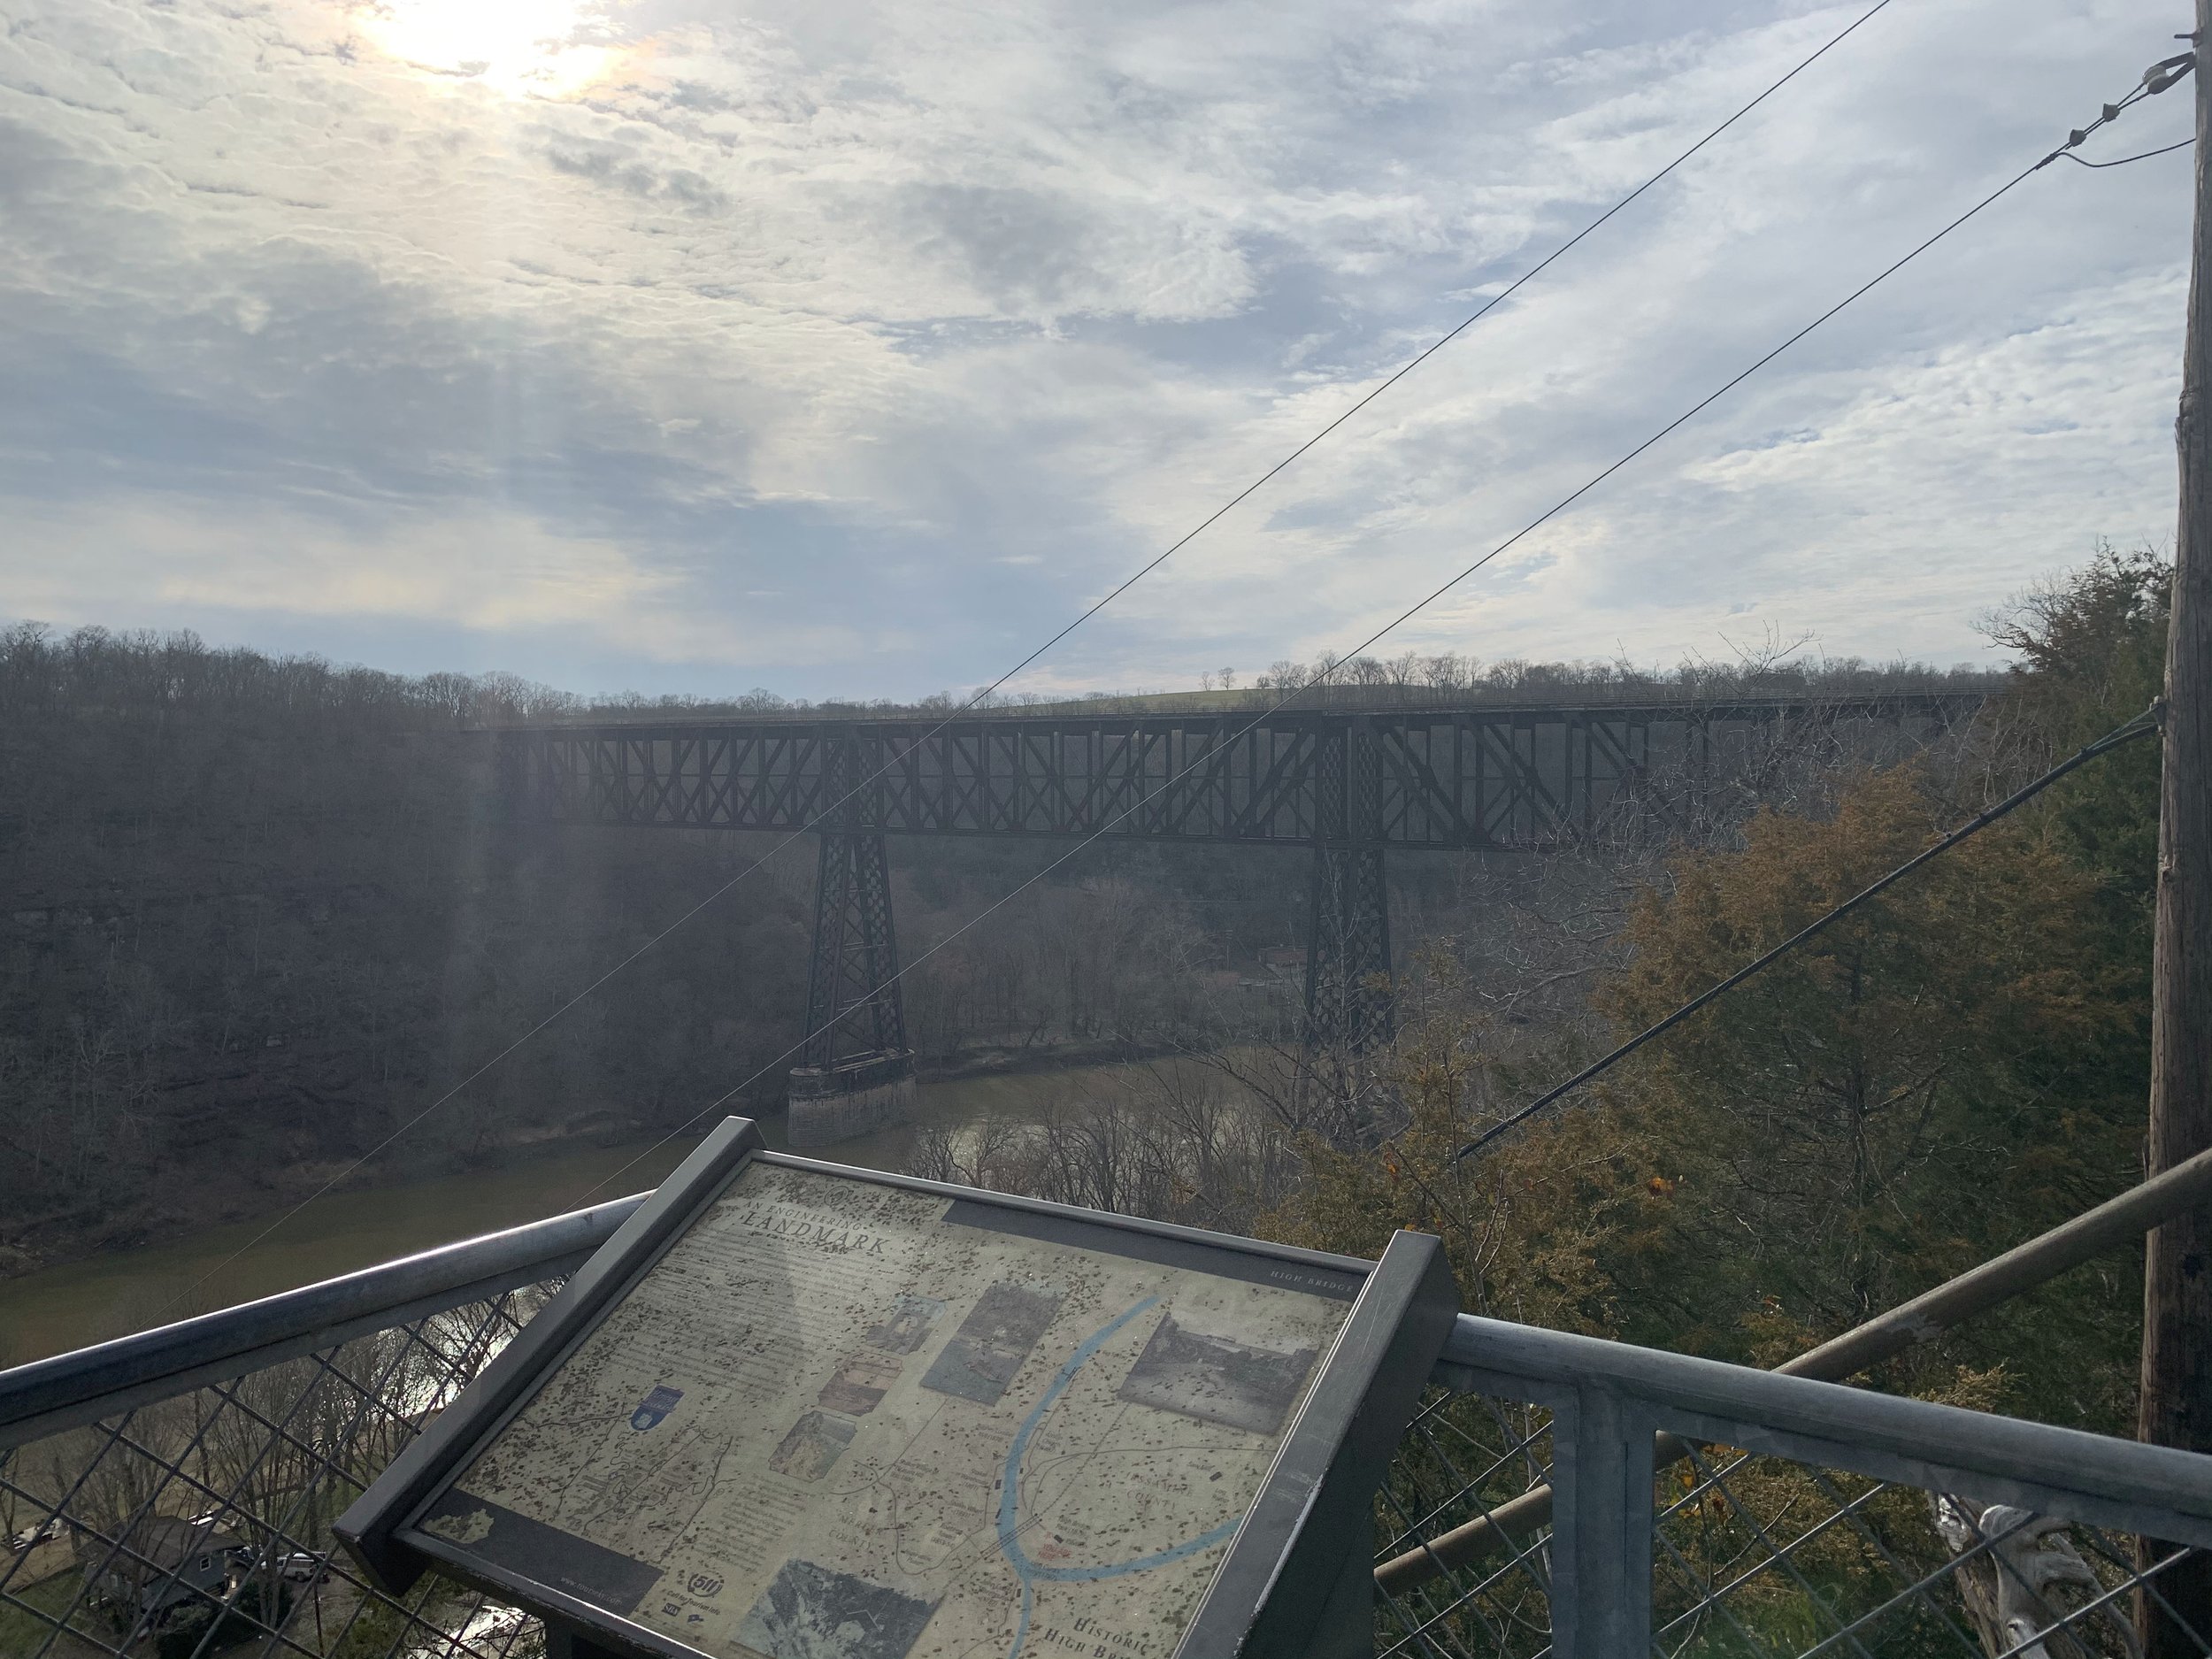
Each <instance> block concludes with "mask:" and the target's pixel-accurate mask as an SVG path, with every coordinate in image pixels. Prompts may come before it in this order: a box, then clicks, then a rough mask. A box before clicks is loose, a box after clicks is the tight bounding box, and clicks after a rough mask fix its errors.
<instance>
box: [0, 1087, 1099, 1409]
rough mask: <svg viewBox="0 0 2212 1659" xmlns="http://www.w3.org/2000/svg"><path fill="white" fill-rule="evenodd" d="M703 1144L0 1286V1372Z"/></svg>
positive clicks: (322, 1271) (894, 1138)
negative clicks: (264, 1234) (12, 1366)
mask: <svg viewBox="0 0 2212 1659" xmlns="http://www.w3.org/2000/svg"><path fill="white" fill-rule="evenodd" d="M1130 1069H1131V1068H1129V1067H1127V1066H1123V1065H1098V1066H1081V1067H1071V1068H1068V1069H1065V1070H1061V1071H1035V1072H1021V1073H1017V1074H1013V1075H997V1076H985V1077H970V1078H960V1079H953V1080H951V1081H948V1082H940V1083H925V1084H923V1085H922V1086H921V1087H920V1090H919V1096H920V1100H919V1106H920V1110H919V1111H918V1114H917V1124H921V1123H930V1122H935V1123H941V1124H944V1125H948V1126H949V1127H952V1128H954V1129H958V1128H960V1127H963V1126H964V1125H969V1124H972V1123H974V1122H977V1121H978V1120H979V1119H981V1118H986V1117H990V1116H999V1117H1003V1118H1015V1119H1018V1120H1023V1121H1027V1120H1031V1119H1033V1118H1034V1117H1035V1116H1036V1115H1037V1114H1038V1113H1039V1112H1040V1111H1041V1110H1043V1109H1044V1108H1045V1107H1046V1106H1048V1104H1050V1103H1051V1102H1053V1101H1055V1100H1057V1099H1065V1098H1067V1097H1068V1096H1070V1095H1073V1094H1080V1095H1086V1096H1091V1097H1095V1095H1096V1094H1099V1093H1100V1092H1102V1091H1104V1090H1110V1089H1112V1088H1113V1087H1114V1086H1115V1084H1116V1082H1117V1081H1118V1079H1119V1078H1120V1076H1121V1075H1122V1074H1124V1073H1125V1072H1127V1071H1129V1070H1130ZM761 1128H762V1132H763V1133H764V1135H766V1137H767V1139H768V1141H769V1143H770V1144H771V1145H772V1146H774V1145H780V1143H781V1139H782V1125H781V1123H780V1121H778V1122H766V1123H764V1124H763V1125H761ZM912 1133H913V1127H912V1126H909V1127H906V1128H902V1129H896V1130H889V1131H886V1132H884V1133H880V1134H874V1135H867V1136H863V1137H862V1138H860V1139H858V1140H855V1141H844V1142H842V1143H841V1144H840V1145H837V1146H834V1147H828V1148H822V1149H821V1150H820V1153H819V1156H824V1157H827V1158H833V1159H835V1160H836V1161H838V1162H839V1163H843V1164H863V1165H865V1166H867V1167H868V1168H871V1169H895V1168H896V1167H898V1165H899V1164H900V1162H901V1161H902V1159H903V1157H904V1156H905V1154H906V1150H907V1148H908V1147H909V1145H910V1143H911V1138H912ZM696 1142H697V1136H696V1135H694V1136H692V1137H691V1138H690V1139H688V1140H686V1141H680V1142H677V1143H674V1144H672V1145H668V1146H664V1147H656V1146H655V1145H654V1144H653V1143H651V1142H649V1141H641V1142H633V1143H630V1144H626V1145H618V1146H611V1147H602V1148H590V1149H588V1150H567V1151H554V1152H550V1153H548V1154H546V1155H544V1156H536V1157H533V1158H530V1159H529V1160H527V1161H526V1162H519V1163H513V1164H503V1165H501V1166H500V1167H498V1168H495V1169H492V1170H488V1171H477V1172H473V1173H470V1174H465V1175H449V1176H443V1177H440V1178H438V1179H434V1180H420V1181H410V1182H406V1183H403V1184H399V1185H395V1186H390V1187H372V1188H368V1189H365V1190H361V1191H353V1192H340V1193H332V1194H326V1196H324V1197H321V1198H316V1199H311V1200H309V1201H308V1202H307V1203H305V1204H304V1205H303V1206H301V1207H300V1209H299V1210H298V1213H296V1215H292V1216H289V1217H283V1218H282V1221H281V1225H279V1226H277V1227H276V1229H275V1230H274V1231H273V1232H272V1233H270V1234H269V1236H268V1237H267V1238H265V1239H264V1238H262V1237H261V1234H262V1233H264V1232H266V1231H268V1230H269V1228H270V1225H271V1223H272V1222H273V1221H277V1220H278V1219H279V1217H282V1216H283V1212H281V1211H279V1212H276V1214H274V1215H268V1216H262V1217H256V1218H254V1219H251V1220H247V1221H239V1222H232V1223H229V1224H227V1225H223V1226H219V1227H211V1228H209V1229H207V1230H206V1231H204V1232H201V1233H191V1234H188V1235H187V1236H185V1237H183V1238H180V1239H174V1240H170V1241H169V1242H167V1243H165V1244H160V1245H151V1246H148V1247H146V1248H140V1249H131V1250H118V1251H113V1252H111V1253H109V1254H106V1255H103V1256H92V1257H89V1258H88V1259H86V1260H84V1261H81V1262H72V1263H68V1264H67V1265H65V1266H62V1267H53V1268H47V1269H45V1270H43V1271H39V1272H35V1273H27V1274H25V1275H23V1276H22V1277H20V1278H18V1279H8V1280H5V1281H0V1366H6V1365H19V1364H22V1363H25V1362H26V1361H28V1360H34V1359H42V1358H44V1357H45V1356H48V1355H50V1354H60V1353H65V1352H66V1351H68V1350H69V1349H71V1348H82V1347H84V1346H86V1345H87V1344H88V1343H92V1342H99V1341H104V1340H107V1339H108V1338H110V1337H115V1336H121V1335H125V1334H127V1333H130V1332H132V1331H138V1330H143V1329H146V1328H147V1327H149V1326H150V1325H160V1324H164V1323H166V1322H167V1321H169V1320H173V1319H180V1318H183V1317H186V1316H187V1315H188V1314H191V1313H199V1312H205V1311H207V1310H210V1309H213V1308H224V1307H229V1306H231V1305H233V1304H234V1303H237V1302H249V1301H251V1300H252V1299H254V1298H255V1297H257V1296H269V1295H273V1294H276V1293H277V1292H279V1291H281V1290H291V1289H294V1288H296V1286H301V1285H311V1284H313V1283H314V1282H315V1281H316V1280H318V1279H329V1278H331V1277H333V1276H334V1275H336V1274H339V1273H349V1272H352V1271H354V1270H356V1269H357V1268H363V1267H367V1266H370V1265H372V1264H373V1263H378V1262H383V1261H389V1260H390V1259H391V1258H393V1257H394V1256H405V1255H407V1254H409V1253H410V1252H411V1251H415V1250H426V1249H429V1248H432V1247H433V1246H434V1245H440V1244H448V1243H450V1242H451V1241H452V1240H456V1239H465V1238H470V1237H472V1236H474V1235H476V1234H478V1233H494V1232H496V1231H498V1230H499V1229H500V1228H502V1227H512V1226H518V1225H521V1224H522V1223H524V1222H526V1221H536V1220H539V1219H541V1218H542V1217H546V1216H554V1215H558V1214H560V1213H561V1212H562V1211H563V1210H572V1209H575V1208H576V1207H577V1206H578V1205H580V1204H581V1203H586V1202H591V1203H598V1202H603V1201H605V1200H607V1199H610V1198H617V1197H620V1196H622V1195H623V1194H627V1193H635V1192H641V1191H643V1190H645V1189H646V1188H648V1187H652V1186H653V1185H655V1184H656V1183H657V1182H658V1181H659V1180H660V1179H661V1178H662V1177H663V1176H664V1175H666V1174H667V1173H668V1171H671V1170H672V1169H673V1168H675V1167H676V1164H678V1163H679V1162H680V1160H681V1159H682V1157H683V1156H684V1154H685V1153H687V1152H688V1151H689V1150H690V1149H691V1148H692V1147H693V1146H694V1145H695V1144H696ZM603 1184H604V1185H603ZM602 1186H603V1190H601V1188H602ZM587 1194H588V1195H589V1196H587Z"/></svg>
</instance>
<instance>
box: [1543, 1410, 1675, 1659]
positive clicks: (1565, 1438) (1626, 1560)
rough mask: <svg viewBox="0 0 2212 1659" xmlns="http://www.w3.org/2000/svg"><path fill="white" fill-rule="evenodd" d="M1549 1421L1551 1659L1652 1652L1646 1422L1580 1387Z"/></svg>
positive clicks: (1630, 1658)
mask: <svg viewBox="0 0 2212 1659" xmlns="http://www.w3.org/2000/svg"><path fill="white" fill-rule="evenodd" d="M1561 1403H1562V1409H1559V1410H1557V1411H1555V1413H1554V1415H1553V1417H1552V1494H1553V1496H1552V1526H1553V1532H1552V1547H1551V1557H1552V1559H1551V1627H1552V1647H1551V1651H1552V1654H1553V1655H1554V1659H1646V1655H1648V1654H1649V1653H1650V1652H1651V1526H1652V1521H1651V1483H1652V1467H1651V1436H1652V1428H1653V1425H1652V1424H1651V1422H1650V1420H1649V1417H1648V1414H1647V1413H1646V1412H1644V1411H1641V1410H1639V1409H1636V1408H1635V1407H1634V1405H1633V1404H1632V1402H1629V1401H1626V1400H1624V1399H1623V1398H1622V1396H1621V1395H1619V1394H1617V1393H1615V1392H1614V1391H1613V1390H1612V1389H1609V1388H1606V1387H1602V1386H1596V1385H1593V1384H1589V1383H1583V1384H1579V1385H1578V1386H1576V1388H1575V1391H1574V1398H1573V1402H1572V1403H1571V1405H1569V1404H1568V1403H1567V1402H1561Z"/></svg>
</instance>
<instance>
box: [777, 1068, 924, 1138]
mask: <svg viewBox="0 0 2212 1659" xmlns="http://www.w3.org/2000/svg"><path fill="white" fill-rule="evenodd" d="M789 1098H790V1102H791V1118H790V1125H789V1128H788V1132H787V1133H788V1134H789V1137H790V1143H791V1145H792V1146H794V1147H826V1146H830V1145H833V1144H834V1143H835V1142H837V1141H850V1140H852V1139H853V1138H854V1137H855V1136H856V1135H864V1134H872V1133H875V1132H876V1131H877V1130H879V1129H888V1128H890V1127H891V1126H892V1125H895V1124H902V1123H906V1122H908V1121H910V1119H911V1118H913V1116H914V1056H913V1055H912V1054H911V1053H901V1054H878V1055H870V1056H866V1057H865V1058H864V1059H859V1060H849V1061H847V1062H846V1063H845V1064H842V1065H838V1066H831V1067H827V1068H824V1067H820V1066H795V1067H793V1068H792V1071H791V1093H790V1096H789Z"/></svg>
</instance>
